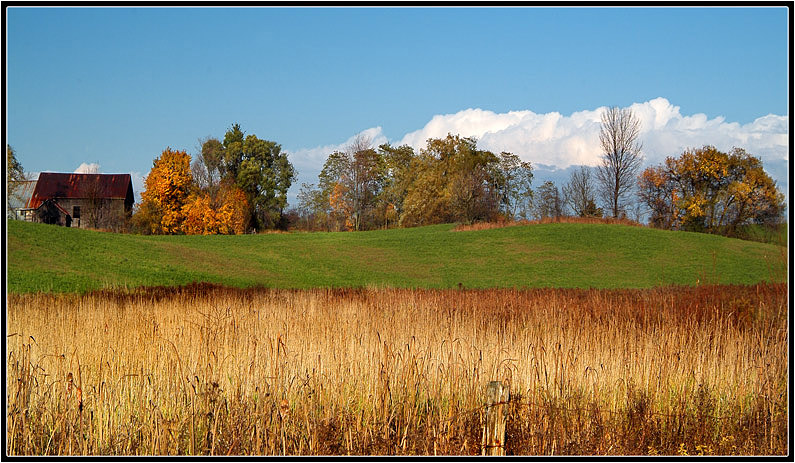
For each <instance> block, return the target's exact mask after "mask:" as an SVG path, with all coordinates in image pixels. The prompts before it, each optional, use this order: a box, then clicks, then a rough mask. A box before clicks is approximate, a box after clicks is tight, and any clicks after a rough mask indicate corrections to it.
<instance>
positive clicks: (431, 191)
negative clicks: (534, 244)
mask: <svg viewBox="0 0 795 463" xmlns="http://www.w3.org/2000/svg"><path fill="white" fill-rule="evenodd" d="M498 163H499V161H498V158H497V156H495V155H494V153H492V152H490V151H485V150H479V149H478V148H477V142H476V140H475V139H474V138H471V137H464V138H462V137H460V136H458V135H450V134H448V135H447V137H445V138H435V139H434V138H431V139H429V140H428V142H427V145H426V148H425V149H423V150H421V151H420V155H419V156H418V157H416V158H415V159H414V162H413V164H412V169H414V170H415V172H419V173H418V174H417V177H416V178H415V179H414V182H413V183H412V185H411V186H410V187H409V188H408V191H407V194H406V198H405V202H404V209H405V211H404V214H403V215H402V216H401V219H400V220H401V224H411V225H425V224H430V223H443V222H452V221H461V222H467V223H471V222H473V221H477V220H489V219H490V218H493V217H494V216H495V215H496V213H497V211H498V208H499V191H498V189H499V181H498V178H497V175H496V173H497V171H498V169H497V165H498Z"/></svg>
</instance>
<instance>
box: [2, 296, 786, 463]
mask: <svg viewBox="0 0 795 463" xmlns="http://www.w3.org/2000/svg"><path fill="white" fill-rule="evenodd" d="M7 313H8V322H7V328H8V337H7V345H8V349H7V358H6V359H5V360H6V362H7V376H6V387H7V407H8V408H7V418H6V420H7V449H6V451H7V453H8V454H11V455H21V454H34V455H42V454H48V455H49V454H114V455H118V454H222V455H226V454H231V455H238V454H267V455H270V454H480V451H481V449H480V439H481V433H482V425H483V421H484V411H483V407H482V404H483V393H484V387H485V385H486V384H487V383H488V382H489V381H491V380H495V379H497V380H504V379H507V380H508V381H510V383H511V394H512V395H511V401H510V404H509V418H508V424H507V449H506V450H507V453H508V454H509V455H510V454H553V453H554V454H683V453H688V454H699V453H701V454H779V455H781V454H786V453H787V452H788V447H787V445H788V443H787V422H788V418H787V417H788V410H789V408H788V406H789V404H788V399H787V380H788V378H787V360H788V359H787V348H788V340H787V287H786V285H785V284H760V285H756V286H702V287H675V288H656V289H649V290H609V291H608V290H573V289H572V290H568V289H566V290H553V289H537V290H521V291H519V290H477V291H475V290H423V291H417V290H392V289H361V290H331V289H329V290H323V289H318V290H308V291H298V290H268V289H262V288H260V289H250V290H233V289H226V288H219V287H214V286H210V285H195V286H191V287H187V288H158V289H154V290H140V291H132V292H129V293H118V292H100V293H92V294H87V295H84V296H74V295H61V296H54V295H13V294H12V295H10V296H9V300H8V309H7Z"/></svg>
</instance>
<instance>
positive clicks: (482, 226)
mask: <svg viewBox="0 0 795 463" xmlns="http://www.w3.org/2000/svg"><path fill="white" fill-rule="evenodd" d="M542 223H585V224H606V225H629V226H632V227H642V226H643V225H642V224H640V223H638V222H635V221H634V220H630V219H627V218H619V219H614V218H612V217H572V216H560V217H544V218H543V219H539V220H498V221H496V222H478V223H473V224H469V225H467V224H458V225H456V227H455V228H454V229H453V231H476V230H491V229H494V228H504V227H513V226H516V225H537V224H542Z"/></svg>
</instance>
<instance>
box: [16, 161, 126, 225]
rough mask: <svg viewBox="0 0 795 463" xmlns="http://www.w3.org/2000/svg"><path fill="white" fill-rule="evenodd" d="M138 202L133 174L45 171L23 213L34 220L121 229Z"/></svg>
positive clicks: (40, 176)
mask: <svg viewBox="0 0 795 463" xmlns="http://www.w3.org/2000/svg"><path fill="white" fill-rule="evenodd" d="M134 202H135V197H134V196H133V189H132V178H131V177H130V174H77V173H56V172H42V173H40V174H39V179H38V181H36V186H35V187H34V188H33V193H32V194H31V196H30V199H29V200H28V202H27V207H26V208H25V209H23V210H22V211H21V212H22V213H23V216H24V217H25V220H29V221H33V222H43V223H49V224H57V225H63V226H67V227H79V228H96V229H107V230H119V229H121V228H123V227H124V224H125V222H126V221H127V219H128V218H129V217H130V215H131V214H132V207H133V203H134Z"/></svg>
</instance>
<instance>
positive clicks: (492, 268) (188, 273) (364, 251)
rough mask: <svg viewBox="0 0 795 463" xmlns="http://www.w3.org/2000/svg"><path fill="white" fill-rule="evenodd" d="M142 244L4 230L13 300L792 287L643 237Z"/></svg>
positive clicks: (782, 253)
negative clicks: (379, 290) (187, 287)
mask: <svg viewBox="0 0 795 463" xmlns="http://www.w3.org/2000/svg"><path fill="white" fill-rule="evenodd" d="M452 229H453V225H438V226H429V227H420V228H410V229H394V230H383V231H371V232H359V233H282V234H261V235H245V236H138V235H124V234H112V233H103V232H96V231H87V230H79V229H71V228H63V227H56V226H49V225H42V224H34V223H25V222H19V221H9V222H8V229H7V233H8V234H7V249H8V255H7V269H8V272H7V278H8V280H7V281H8V286H7V287H8V291H9V292H13V293H28V292H40V291H43V292H77V293H81V292H85V291H90V290H94V289H104V288H134V287H138V286H158V285H184V284H189V283H192V282H210V283H216V284H223V285H229V286H235V287H247V286H257V285H259V286H265V287H279V288H310V287H403V288H455V287H458V285H459V283H460V284H462V285H463V286H464V287H467V288H486V287H498V288H499V287H503V288H504V287H517V288H521V287H578V288H589V287H592V288H644V287H652V286H661V285H695V284H706V283H716V284H718V283H720V284H753V283H756V282H759V281H785V280H786V277H787V274H786V272H787V260H786V259H787V258H786V256H787V254H786V248H783V247H781V246H776V245H774V244H768V243H759V242H752V241H744V240H738V239H728V238H724V237H721V236H715V235H707V234H698V233H685V232H671V231H663V230H655V229H650V228H643V227H631V226H624V225H601V224H573V223H550V224H539V225H527V226H514V227H506V228H498V229H490V230H480V231H460V232H453V231H452Z"/></svg>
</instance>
